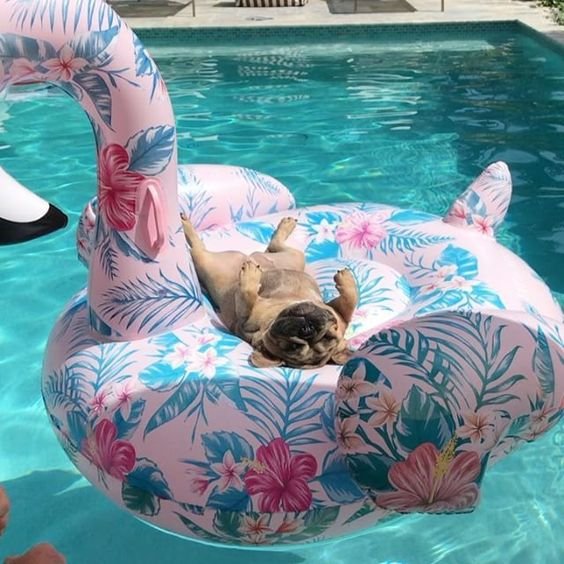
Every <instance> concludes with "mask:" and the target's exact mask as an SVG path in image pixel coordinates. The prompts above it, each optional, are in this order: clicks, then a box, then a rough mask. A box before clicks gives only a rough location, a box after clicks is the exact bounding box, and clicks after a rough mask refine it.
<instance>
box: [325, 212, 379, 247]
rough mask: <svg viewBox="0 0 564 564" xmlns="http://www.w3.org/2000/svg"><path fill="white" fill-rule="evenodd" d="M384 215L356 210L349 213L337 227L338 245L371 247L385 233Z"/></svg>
mask: <svg viewBox="0 0 564 564" xmlns="http://www.w3.org/2000/svg"><path fill="white" fill-rule="evenodd" d="M385 219H386V216H385V215H383V214H381V213H376V214H367V213H365V212H361V211H357V212H354V213H352V214H351V215H349V216H348V217H347V218H346V219H345V220H344V221H343V223H342V224H341V225H340V226H339V227H338V228H337V231H336V233H335V239H336V241H337V243H339V244H340V245H345V244H347V245H350V246H351V247H353V248H357V249H372V248H374V247H376V245H378V244H380V241H382V239H384V237H386V235H387V233H388V232H387V231H386V228H385V227H384V226H383V225H382V223H383V222H384V221H385Z"/></svg>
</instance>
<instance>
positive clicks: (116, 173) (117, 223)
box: [99, 143, 145, 231]
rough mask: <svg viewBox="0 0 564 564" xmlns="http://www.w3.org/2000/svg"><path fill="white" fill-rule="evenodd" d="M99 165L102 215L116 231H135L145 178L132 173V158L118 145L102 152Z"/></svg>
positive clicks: (105, 148)
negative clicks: (130, 159) (130, 167)
mask: <svg viewBox="0 0 564 564" xmlns="http://www.w3.org/2000/svg"><path fill="white" fill-rule="evenodd" d="M99 163H100V164H99V176H100V210H101V212H102V213H103V214H104V216H105V217H106V220H107V221H108V223H109V224H110V225H111V226H112V227H113V228H114V229H117V230H118V231H128V230H129V229H133V227H134V226H135V221H136V216H135V204H136V202H135V200H136V192H137V188H138V187H139V184H140V183H141V182H142V181H143V180H144V179H145V177H144V176H143V175H142V174H139V173H138V172H133V171H130V170H128V167H129V155H128V153H127V151H126V150H125V148H124V147H122V146H121V145H118V144H116V143H112V144H111V145H107V146H106V147H104V148H103V149H102V151H101V152H100V158H99Z"/></svg>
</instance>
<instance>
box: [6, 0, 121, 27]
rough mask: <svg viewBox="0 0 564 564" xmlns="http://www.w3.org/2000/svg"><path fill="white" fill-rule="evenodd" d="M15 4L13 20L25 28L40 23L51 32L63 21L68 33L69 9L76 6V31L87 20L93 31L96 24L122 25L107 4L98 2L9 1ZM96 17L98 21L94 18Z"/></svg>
mask: <svg viewBox="0 0 564 564" xmlns="http://www.w3.org/2000/svg"><path fill="white" fill-rule="evenodd" d="M8 2H13V5H14V11H13V14H12V19H13V20H15V21H16V23H17V24H18V25H19V26H20V27H23V26H24V25H25V24H26V23H27V24H29V26H30V27H31V28H33V27H34V26H35V24H36V23H38V24H39V25H40V26H41V27H42V26H45V25H49V27H50V29H51V31H53V29H54V27H55V23H56V22H58V21H62V23H63V29H64V30H65V31H66V29H67V27H68V26H70V24H71V22H70V19H69V7H70V6H71V5H74V6H75V15H74V21H73V22H72V24H73V26H74V27H73V28H72V29H74V30H75V31H76V30H77V29H78V27H79V25H80V24H81V22H83V21H84V20H85V23H86V25H87V27H88V29H92V27H93V26H94V24H97V25H98V27H100V28H103V27H110V26H113V25H114V24H118V25H120V22H119V20H118V17H117V15H116V13H115V12H114V11H113V9H112V7H111V6H109V5H108V4H106V3H105V2H99V1H98V0H8ZM95 16H96V20H95V19H94V17H95Z"/></svg>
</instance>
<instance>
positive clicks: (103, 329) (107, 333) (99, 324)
mask: <svg viewBox="0 0 564 564" xmlns="http://www.w3.org/2000/svg"><path fill="white" fill-rule="evenodd" d="M88 317H89V320H90V327H92V329H94V331H96V332H97V333H99V334H100V335H104V337H111V336H118V335H119V332H117V331H114V330H113V329H112V328H111V327H110V326H109V325H108V324H107V323H106V322H105V321H104V320H103V319H102V318H101V317H100V316H99V315H98V314H97V313H96V312H95V311H94V310H93V309H92V308H91V307H89V308H88Z"/></svg>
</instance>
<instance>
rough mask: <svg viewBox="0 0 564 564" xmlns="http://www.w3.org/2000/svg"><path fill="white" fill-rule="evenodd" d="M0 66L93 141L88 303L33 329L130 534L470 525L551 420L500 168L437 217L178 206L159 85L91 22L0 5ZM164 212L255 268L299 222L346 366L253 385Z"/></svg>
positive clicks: (550, 365)
mask: <svg viewBox="0 0 564 564" xmlns="http://www.w3.org/2000/svg"><path fill="white" fill-rule="evenodd" d="M0 61H1V65H0V84H1V85H2V86H5V85H7V84H9V83H12V82H17V81H22V80H24V79H25V80H28V81H29V80H32V81H50V82H53V83H55V84H57V85H58V86H59V87H61V88H62V89H63V90H65V91H66V92H67V93H68V94H69V95H70V96H72V97H73V98H74V99H76V100H77V102H78V103H80V104H81V105H82V107H83V108H84V110H85V111H86V113H87V114H88V116H89V118H90V121H91V123H92V126H93V130H94V134H95V137H96V145H97V152H98V192H97V200H96V201H95V202H92V203H90V204H89V205H88V206H87V209H86V211H85V213H84V215H83V218H82V220H81V226H80V233H79V246H80V252H81V256H82V258H83V259H84V260H85V261H86V262H87V263H88V272H89V276H88V287H87V289H85V290H84V291H82V292H81V293H79V294H78V295H77V296H75V297H74V298H72V299H71V301H70V302H69V304H68V305H67V307H66V308H65V310H64V311H63V313H62V314H61V316H60V317H59V319H58V321H57V323H56V325H55V327H54V328H53V331H52V333H51V337H50V339H49V343H48V347H47V353H46V358H45V363H44V372H43V380H42V391H43V397H44V400H45V405H46V408H47V411H48V413H49V415H50V418H51V421H52V423H53V426H54V429H55V432H56V434H57V436H58V438H59V440H60V442H61V444H62V445H63V447H64V449H65V450H66V452H67V453H68V455H69V457H70V458H71V460H72V461H73V462H74V464H75V465H76V466H77V468H78V469H79V470H80V471H81V472H82V473H83V474H84V475H85V476H86V477H87V478H88V479H89V480H90V481H91V482H92V483H93V484H94V485H95V486H96V487H97V488H99V489H100V490H101V491H102V492H104V493H105V494H106V495H107V496H109V497H110V498H111V499H113V500H114V501H115V502H116V503H117V504H119V505H120V506H122V507H124V508H126V509H127V510H129V511H130V512H131V513H133V514H134V515H136V516H137V517H139V518H141V519H143V520H145V521H147V522H149V523H151V524H152V525H155V526H158V527H161V528H163V529H166V530H168V531H173V532H175V533H177V534H179V535H184V536H186V537H190V538H193V539H198V540H203V541H208V542H215V543H221V544H227V545H233V546H235V545H262V544H275V543H278V544H295V543H301V542H306V541H312V540H321V539H327V538H331V537H334V536H337V535H343V534H347V533H351V532H354V531H359V530H361V529H363V528H366V527H369V526H371V525H373V524H375V523H376V522H378V521H379V520H381V519H382V518H384V517H387V518H390V516H391V515H399V514H401V513H408V512H413V511H418V512H433V513H436V512H441V513H445V512H446V513H458V512H466V511H471V510H472V509H474V508H475V506H476V504H477V503H478V500H479V494H480V484H481V481H482V478H483V476H484V473H485V471H486V469H487V466H488V465H489V464H491V463H493V462H494V461H496V460H498V459H499V458H501V457H503V456H504V455H506V454H508V453H509V452H510V451H511V450H513V448H514V447H515V446H517V445H519V444H520V443H523V442H526V441H532V440H533V439H535V438H536V437H538V436H539V435H541V434H542V433H544V432H546V431H547V430H548V429H550V428H551V427H552V426H554V425H555V424H556V422H557V420H558V419H559V418H560V416H561V415H562V411H563V397H564V371H563V357H564V343H563V319H562V312H561V310H560V308H559V306H558V305H557V304H556V303H555V301H554V300H553V298H552V296H551V293H550V291H549V289H548V288H547V287H546V286H545V284H544V283H543V282H542V280H541V279H540V278H539V277H538V276H537V275H536V274H535V273H534V272H533V271H532V270H531V269H530V268H529V267H528V266H527V265H526V264H525V263H524V262H523V261H522V260H520V259H519V258H518V257H516V256H515V255H513V254H512V253H511V252H509V251H508V250H507V249H505V248H504V247H502V246H501V245H499V244H498V243H497V242H496V240H495V230H496V229H497V228H498V226H499V224H500V223H501V222H502V220H503V217H504V215H505V213H506V210H507V207H508V204H509V200H510V192H511V179H510V175H509V171H508V169H507V167H506V166H505V165H504V164H503V163H494V164H492V165H490V166H489V167H488V168H487V169H486V170H485V171H484V173H483V174H482V175H481V176H480V177H479V178H478V179H477V180H476V181H475V182H474V183H473V184H472V185H471V186H470V187H469V188H468V189H467V190H466V191H465V192H464V194H462V196H461V197H460V198H458V199H457V200H456V201H455V202H454V203H453V205H452V206H451V208H450V210H449V211H448V212H447V214H446V215H445V217H444V218H441V217H436V216H433V215H429V214H427V213H422V212H418V211H414V210H408V209H397V208H393V207H389V206H383V205H378V204H376V203H367V202H362V203H358V204H336V205H333V206H318V207H311V208H302V209H293V198H292V197H291V195H290V194H289V192H288V191H287V190H286V189H285V188H284V187H283V186H281V185H280V184H279V183H276V182H272V181H271V180H269V179H267V181H265V179H264V178H262V179H261V178H259V177H258V176H257V178H256V179H255V180H256V181H253V182H250V183H243V184H241V187H240V189H237V190H229V191H226V190H223V191H221V190H215V189H214V191H211V192H210V191H209V189H207V188H206V186H207V187H208V188H209V186H210V184H209V183H207V182H202V183H201V187H200V188H198V183H197V182H194V183H192V189H191V190H190V191H188V192H187V193H186V194H185V195H184V196H183V199H182V200H181V203H180V205H179V200H178V194H177V183H178V172H177V163H176V142H175V126H174V116H173V113H172V109H171V105H170V101H169V98H168V95H167V91H166V87H165V84H164V82H163V80H162V77H161V76H160V74H159V72H158V70H157V68H156V66H155V64H154V63H153V61H152V60H151V58H150V56H149V55H148V54H147V52H146V51H145V49H144V48H143V46H142V44H141V43H140V42H139V40H138V39H137V38H136V37H135V35H134V34H133V32H132V31H131V30H130V29H129V28H128V27H127V26H126V25H125V24H124V23H123V22H122V21H120V19H119V17H118V16H117V15H116V14H115V13H114V12H113V11H112V9H111V8H110V7H109V6H108V5H107V4H106V3H104V2H102V1H100V0H84V1H81V2H77V1H70V0H34V1H32V2H21V1H17V0H0ZM199 172H201V173H202V174H203V175H204V176H206V175H208V176H209V177H210V178H217V177H218V176H220V175H221V174H223V173H226V171H225V170H222V169H221V168H217V169H216V168H213V167H209V168H208V169H207V170H205V171H203V170H200V171H199ZM231 172H233V170H232V171H231ZM233 174H235V172H233ZM241 174H246V173H245V172H244V171H243V172H241ZM180 209H182V210H183V211H184V212H186V213H188V214H189V215H191V217H192V219H193V221H194V223H195V224H196V225H199V228H200V229H201V231H202V236H203V237H204V238H205V240H206V244H207V245H208V247H210V248H211V249H218V250H219V249H228V248H237V249H246V250H248V251H253V250H258V249H260V248H261V247H262V246H263V245H264V241H265V240H266V239H267V238H268V237H269V236H270V233H271V232H272V229H273V227H274V226H275V225H276V224H277V223H278V221H279V219H280V218H281V217H282V216H283V215H292V216H294V217H296V218H297V219H298V228H297V231H296V232H295V233H294V235H293V243H294V244H295V245H298V246H301V247H302V248H304V249H305V251H306V254H307V257H308V259H309V264H310V269H311V272H312V273H313V274H314V275H315V276H316V278H317V280H318V282H319V284H320V286H321V287H322V289H323V292H324V293H325V294H326V296H327V297H328V298H329V297H330V296H331V294H332V292H334V288H333V286H332V276H333V274H334V272H335V271H336V270H337V269H338V268H341V267H342V266H343V265H347V266H348V267H349V268H350V269H351V270H352V271H353V274H354V276H355V278H356V281H357V284H358V287H359V290H360V295H361V298H360V304H359V308H358V311H357V313H356V315H355V319H354V320H353V323H352V325H351V327H350V342H351V345H352V346H353V347H354V348H355V349H356V352H355V353H354V354H353V356H352V358H351V359H350V361H348V362H347V364H346V365H345V366H344V367H341V366H334V365H328V366H325V367H324V368H322V369H310V370H295V369H289V368H284V367H275V368H269V369H257V368H255V367H253V366H251V365H250V364H249V362H248V357H249V354H250V348H249V345H247V344H246V343H244V342H242V341H240V340H239V339H238V338H236V337H234V336H233V335H231V334H229V333H228V332H227V331H226V330H225V328H223V327H222V326H221V323H220V322H219V321H218V319H217V317H216V316H215V314H214V310H213V305H212V304H210V303H209V301H208V300H207V298H206V297H205V296H204V295H202V292H201V289H200V285H199V283H198V280H197V278H196V276H195V273H194V268H193V265H192V261H191V258H190V253H189V249H188V248H187V245H186V243H185V240H184V237H183V233H182V230H181V226H180V219H179V211H180ZM289 210H290V211H289ZM531 471H533V469H531ZM454 519H455V517H454V516H453V520H454ZM453 522H454V521H453Z"/></svg>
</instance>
